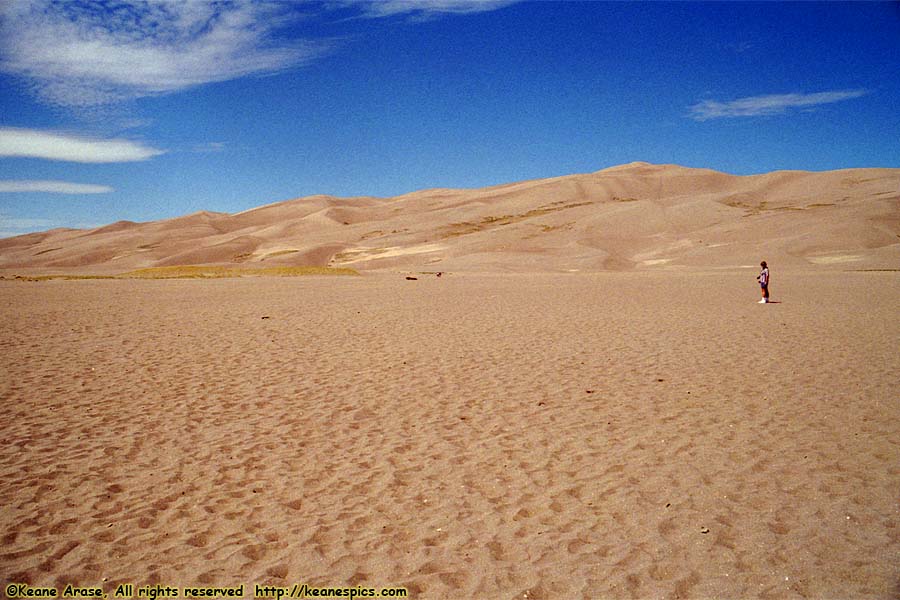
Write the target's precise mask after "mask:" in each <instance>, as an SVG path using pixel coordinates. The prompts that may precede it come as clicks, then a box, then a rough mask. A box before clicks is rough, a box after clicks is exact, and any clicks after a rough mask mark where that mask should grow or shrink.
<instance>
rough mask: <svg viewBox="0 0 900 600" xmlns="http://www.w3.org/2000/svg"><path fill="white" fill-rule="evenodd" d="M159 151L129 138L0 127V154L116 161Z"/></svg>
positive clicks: (137, 159) (136, 159) (149, 155)
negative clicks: (98, 138) (101, 137)
mask: <svg viewBox="0 0 900 600" xmlns="http://www.w3.org/2000/svg"><path fill="white" fill-rule="evenodd" d="M163 153H164V150H157V149H156V148H151V147H149V146H145V145H143V144H141V143H139V142H133V141H130V140H120V139H111V140H97V139H92V138H85V137H79V136H74V135H68V134H62V133H55V132H50V131H41V130H35V129H18V128H14V127H3V128H0V157H20V158H43V159H46V160H59V161H67V162H78V163H120V162H135V161H142V160H147V159H150V158H153V157H154V156H158V155H160V154H163Z"/></svg>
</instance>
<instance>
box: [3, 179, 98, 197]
mask: <svg viewBox="0 0 900 600" xmlns="http://www.w3.org/2000/svg"><path fill="white" fill-rule="evenodd" d="M112 191H113V188H111V187H109V186H108V185H95V184H93V183H72V182H69V181H33V180H20V179H11V180H0V194H11V193H21V192H44V193H49V194H107V193H109V192H112Z"/></svg>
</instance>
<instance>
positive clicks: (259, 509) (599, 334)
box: [0, 270, 900, 599]
mask: <svg viewBox="0 0 900 600" xmlns="http://www.w3.org/2000/svg"><path fill="white" fill-rule="evenodd" d="M755 274H756V273H755V271H754V270H744V271H719V272H714V271H707V272H704V273H695V274H684V273H605V274H593V275H587V274H573V275H486V274H451V275H447V276H445V277H443V278H440V279H438V278H436V277H433V276H432V277H426V276H420V278H419V280H418V281H406V280H405V279H404V278H403V276H402V275H397V274H386V273H380V274H367V275H365V276H362V277H343V278H324V277H313V278H300V279H235V280H216V281H48V282H38V283H24V282H11V281H0V301H2V319H0V323H2V336H0V344H2V354H0V356H2V358H0V361H2V362H0V395H2V396H0V397H2V404H0V417H2V419H0V428H2V439H3V444H2V447H0V507H2V508H0V529H2V536H3V537H2V547H0V574H2V575H3V578H4V580H3V583H4V585H5V584H6V583H7V582H9V581H21V582H29V583H31V584H35V585H37V584H41V585H58V586H62V585H63V584H65V583H68V582H71V583H75V584H79V585H84V586H87V585H96V584H101V585H103V586H104V587H105V588H106V590H107V591H112V589H113V588H114V586H115V584H117V583H120V582H133V583H135V584H136V585H138V586H141V585H145V584H152V583H160V584H164V585H174V586H188V585H192V584H218V585H226V584H238V583H245V584H247V585H248V586H251V591H250V593H251V594H252V586H253V584H256V583H259V584H264V583H265V584H273V585H288V584H293V583H308V584H314V585H322V586H325V585H331V586H342V585H351V586H364V587H368V586H372V587H381V586H405V587H406V588H408V590H409V591H410V592H411V595H412V596H413V597H416V598H504V599H506V598H509V599H511V598H526V597H527V598H532V599H534V598H563V597H565V598H571V597H574V598H580V597H584V598H606V597H609V598H628V597H641V598H662V597H680V598H685V597H692V598H711V597H721V598H735V597H764V598H799V597H807V598H895V597H897V594H898V591H900V589H898V583H900V569H898V565H900V514H898V508H900V506H898V498H900V493H898V492H900V402H898V398H897V394H898V391H897V390H898V383H900V380H898V373H900V353H898V351H897V350H898V346H900V344H898V342H900V319H898V318H897V317H898V311H897V309H898V300H900V273H897V272H879V273H836V272H833V271H832V272H822V273H814V272H796V273H784V272H779V271H774V272H773V298H774V299H775V300H780V301H781V303H779V304H772V305H768V306H760V305H758V304H756V303H755V301H756V299H757V293H758V292H757V288H756V282H755V281H754V280H753V278H754V276H755Z"/></svg>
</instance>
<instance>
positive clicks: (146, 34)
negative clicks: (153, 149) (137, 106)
mask: <svg viewBox="0 0 900 600" xmlns="http://www.w3.org/2000/svg"><path fill="white" fill-rule="evenodd" d="M296 7H297V5H296V4H294V3H289V2H255V1H248V0H235V1H233V2H217V1H211V0H206V1H201V0H191V1H187V2H185V1H182V0H150V1H147V0H119V1H117V2H114V3H113V2H53V1H51V0H32V1H26V0H21V1H15V0H14V1H13V2H4V3H0V57H2V58H0V70H2V71H4V72H6V73H11V74H14V75H18V76H21V77H24V78H25V79H26V80H27V81H28V82H29V83H30V84H31V86H32V87H33V89H34V91H35V92H36V93H37V95H38V96H39V97H40V98H41V99H43V100H44V101H46V102H48V103H51V104H55V105H60V106H65V107H88V106H95V105H101V104H107V103H110V102H115V101H119V100H125V99H132V98H138V97H142V96H149V95H156V94H164V93H169V92H174V91H177V90H182V89H185V88H189V87H192V86H196V85H200V84H204V83H210V82H216V81H225V80H229V79H235V78H238V77H243V76H247V75H260V74H270V73H274V72H278V71H281V70H283V69H287V68H289V67H293V66H296V65H298V64H303V63H305V62H307V61H310V60H312V59H314V58H316V57H318V56H320V55H322V54H323V53H324V52H325V50H326V49H327V44H326V43H324V42H312V41H309V40H294V41H292V42H284V41H275V39H274V36H273V32H274V31H276V30H277V29H279V28H280V27H281V26H283V25H284V24H285V23H287V22H289V20H290V18H291V17H290V15H291V14H295V15H296V14H297V12H298V11H297V10H296Z"/></svg>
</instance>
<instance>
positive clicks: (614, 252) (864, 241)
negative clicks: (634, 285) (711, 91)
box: [0, 163, 900, 273]
mask: <svg viewBox="0 0 900 600" xmlns="http://www.w3.org/2000/svg"><path fill="white" fill-rule="evenodd" d="M761 258H767V259H768V260H770V261H773V262H775V263H776V264H779V265H780V266H796V267H801V266H811V265H816V266H829V265H830V266H838V267H840V268H898V267H900V169H850V170H841V171H829V172H816V173H813V172H803V171H777V172H773V173H768V174H764V175H753V176H733V175H728V174H725V173H719V172H716V171H710V170H706V169H692V168H685V167H679V166H675V165H651V164H647V163H631V164H628V165H622V166H618V167H613V168H609V169H605V170H602V171H598V172H596V173H590V174H581V175H570V176H565V177H555V178H551V179H541V180H533V181H524V182H519V183H511V184H506V185H499V186H494V187H488V188H483V189H473V190H452V189H432V190H423V191H419V192H414V193H410V194H405V195H402V196H397V197H394V198H385V199H381V198H370V197H362V198H334V197H330V196H310V197H306V198H300V199H296V200H289V201H285V202H278V203H275V204H270V205H267V206H262V207H259V208H256V209H252V210H248V211H244V212H241V213H237V214H226V213H216V212H198V213H194V214H191V215H187V216H184V217H178V218H175V219H168V220H163V221H154V222H148V223H133V222H130V221H119V222H117V223H113V224H111V225H107V226H105V227H101V228H98V229H93V230H88V231H84V230H71V229H58V230H52V231H48V232H43V233H35V234H29V235H24V236H19V237H15V238H8V239H4V240H0V270H2V271H3V272H6V273H10V272H29V271H30V272H49V271H53V272H66V271H79V272H124V271H129V270H134V269H140V268H147V267H161V266H176V265H234V264H243V265H244V266H247V267H254V266H255V267H271V266H334V267H344V266H347V267H352V268H354V269H357V270H368V269H409V270H443V271H509V272H517V271H596V270H626V269H668V268H679V267H687V266H691V267H710V268H718V267H726V268H727V267H740V266H748V265H755V264H757V263H758V262H759V260H760V259H761Z"/></svg>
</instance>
